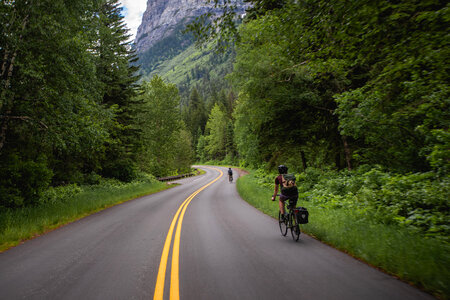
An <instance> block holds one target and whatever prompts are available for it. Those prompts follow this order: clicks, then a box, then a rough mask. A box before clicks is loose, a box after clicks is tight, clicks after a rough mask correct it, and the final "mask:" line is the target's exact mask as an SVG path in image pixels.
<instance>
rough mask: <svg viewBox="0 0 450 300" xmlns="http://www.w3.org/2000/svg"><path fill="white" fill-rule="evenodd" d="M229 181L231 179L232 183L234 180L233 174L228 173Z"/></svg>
mask: <svg viewBox="0 0 450 300" xmlns="http://www.w3.org/2000/svg"><path fill="white" fill-rule="evenodd" d="M228 181H229V182H230V183H232V182H233V175H228Z"/></svg>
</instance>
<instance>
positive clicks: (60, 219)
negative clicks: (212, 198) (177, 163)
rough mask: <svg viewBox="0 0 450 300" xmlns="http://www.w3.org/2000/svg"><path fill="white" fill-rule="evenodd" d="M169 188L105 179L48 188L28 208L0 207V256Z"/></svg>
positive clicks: (143, 181) (151, 180)
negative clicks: (54, 232)
mask: <svg viewBox="0 0 450 300" xmlns="http://www.w3.org/2000/svg"><path fill="white" fill-rule="evenodd" d="M169 187H170V185H167V184H165V183H162V182H159V181H157V180H156V179H155V178H154V177H152V176H147V177H146V178H142V179H140V180H135V181H132V182H129V183H123V182H120V181H118V180H113V179H108V180H102V181H101V182H100V183H99V184H96V185H89V186H79V185H76V184H73V185H68V186H62V187H56V188H50V189H48V190H46V191H45V192H44V193H43V194H42V196H41V197H40V198H39V203H37V204H35V205H32V206H26V207H22V208H2V207H0V252H1V251H4V250H6V249H8V248H10V247H13V246H16V245H18V244H19V243H21V242H22V241H24V240H27V239H31V238H33V237H35V236H38V235H40V234H42V233H45V232H47V231H50V230H52V229H55V228H58V227H60V226H62V225H65V224H68V223H70V222H73V221H76V220H78V219H81V218H83V217H85V216H87V215H90V214H93V213H95V212H97V211H100V210H103V209H105V208H108V207H111V206H114V205H117V204H119V203H123V202H126V201H128V200H131V199H135V198H138V197H141V196H144V195H148V194H152V193H156V192H158V191H162V190H164V189H167V188H169Z"/></svg>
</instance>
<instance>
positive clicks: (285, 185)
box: [281, 174, 297, 196]
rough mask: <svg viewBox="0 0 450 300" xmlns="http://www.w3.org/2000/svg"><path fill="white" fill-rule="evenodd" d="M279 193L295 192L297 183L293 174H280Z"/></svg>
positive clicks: (288, 193) (290, 193) (291, 193)
mask: <svg viewBox="0 0 450 300" xmlns="http://www.w3.org/2000/svg"><path fill="white" fill-rule="evenodd" d="M281 178H282V179H281V194H283V195H286V196H291V195H294V194H297V185H296V183H295V180H296V179H295V175H294V174H283V175H281Z"/></svg>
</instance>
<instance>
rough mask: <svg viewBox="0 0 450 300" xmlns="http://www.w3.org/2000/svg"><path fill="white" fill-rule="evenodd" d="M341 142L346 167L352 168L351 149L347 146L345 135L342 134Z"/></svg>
mask: <svg viewBox="0 0 450 300" xmlns="http://www.w3.org/2000/svg"><path fill="white" fill-rule="evenodd" d="M342 142H343V143H344V152H345V161H346V162H347V169H348V170H349V171H351V170H352V163H351V157H352V155H351V151H350V147H349V146H348V143H347V136H345V135H343V136H342Z"/></svg>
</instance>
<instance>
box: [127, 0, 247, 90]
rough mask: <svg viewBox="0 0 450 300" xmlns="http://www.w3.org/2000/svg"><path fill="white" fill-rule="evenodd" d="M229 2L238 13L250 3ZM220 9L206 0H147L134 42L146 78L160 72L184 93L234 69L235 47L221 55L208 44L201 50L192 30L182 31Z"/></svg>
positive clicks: (236, 0) (239, 0)
mask: <svg viewBox="0 0 450 300" xmlns="http://www.w3.org/2000/svg"><path fill="white" fill-rule="evenodd" d="M230 2H231V3H232V4H236V5H237V13H238V14H242V13H244V12H245V8H246V7H247V5H246V4H244V3H243V1H242V0H234V1H230ZM220 12H221V11H220V9H219V8H215V7H214V4H212V3H208V1H205V0H148V2H147V9H146V11H145V13H144V15H143V17H142V23H141V25H140V26H139V28H138V31H137V35H136V39H135V42H134V43H135V49H136V53H137V55H138V57H139V61H138V63H139V64H140V65H141V75H142V76H143V79H144V80H145V79H148V78H150V77H152V76H153V75H155V74H158V75H160V76H162V77H163V78H164V79H166V80H168V81H170V82H173V83H176V84H177V85H178V87H179V89H180V92H181V94H182V95H183V94H186V93H188V91H189V89H190V86H192V85H198V84H200V83H201V82H203V83H204V82H205V81H207V82H209V81H211V80H212V79H214V80H215V78H214V77H217V79H219V80H220V78H221V79H223V77H224V75H225V74H226V73H227V72H229V71H230V70H231V61H232V60H231V57H232V55H233V51H229V52H228V53H225V54H223V55H219V54H217V53H214V52H213V51H211V50H209V49H206V48H205V49H204V50H199V49H197V48H195V47H194V39H193V37H192V34H184V33H183V30H184V29H185V27H186V25H187V24H188V23H190V22H192V21H193V20H194V19H195V18H196V17H198V16H200V15H202V14H205V13H215V14H220ZM216 68H217V69H216ZM211 77H212V78H211Z"/></svg>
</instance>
